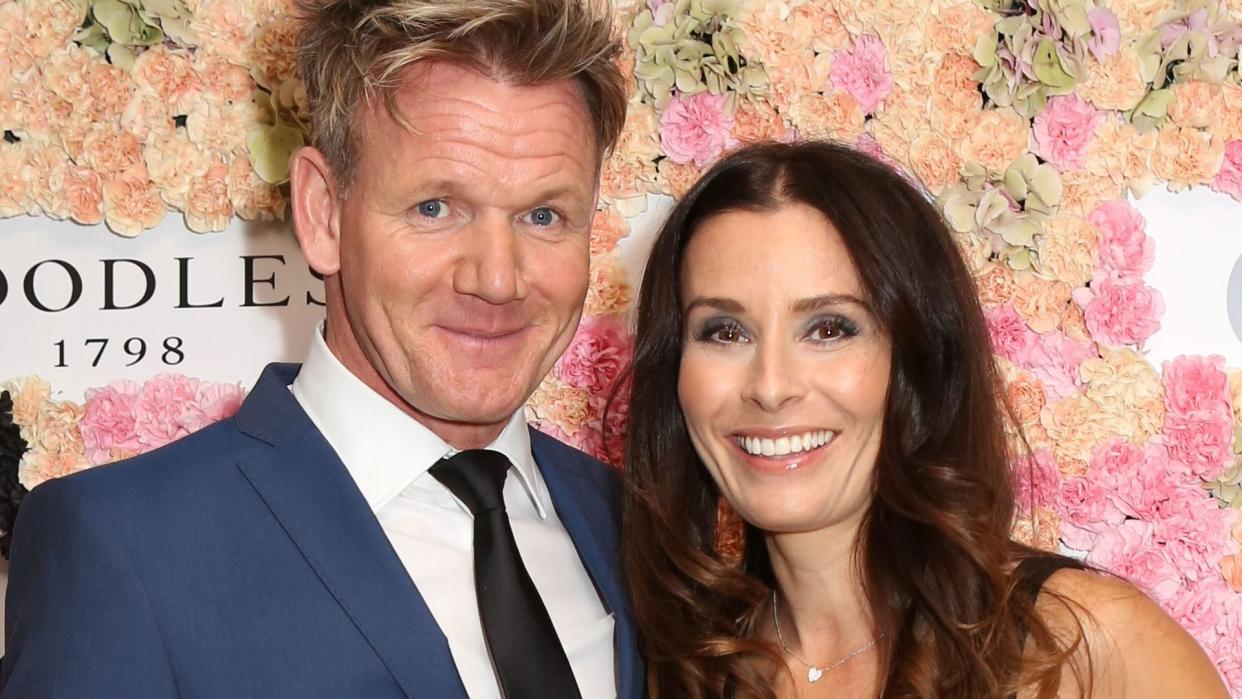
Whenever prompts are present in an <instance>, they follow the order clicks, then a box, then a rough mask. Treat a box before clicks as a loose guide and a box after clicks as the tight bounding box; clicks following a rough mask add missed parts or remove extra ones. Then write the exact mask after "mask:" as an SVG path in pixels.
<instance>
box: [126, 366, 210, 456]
mask: <svg viewBox="0 0 1242 699" xmlns="http://www.w3.org/2000/svg"><path fill="white" fill-rule="evenodd" d="M198 387H199V381H198V379H192V378H189V377H186V376H182V375H180V374H159V375H158V376H155V377H154V378H152V379H150V380H149V381H147V382H146V383H145V384H143V386H142V390H141V391H140V392H139V394H138V401H137V404H136V405H135V406H134V431H135V432H136V433H137V435H138V441H139V442H140V443H141V444H142V447H143V450H144V451H146V450H150V449H155V448H157V447H161V446H164V445H165V444H168V443H169V442H171V441H174V440H177V439H180V438H182V437H184V436H186V435H187V434H189V433H190V432H189V430H187V429H186V428H185V425H183V424H182V421H181V415H182V413H184V411H185V409H186V406H187V405H189V404H191V403H193V402H195V400H196V399H197V396H198Z"/></svg>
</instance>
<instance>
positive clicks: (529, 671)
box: [430, 449, 582, 699]
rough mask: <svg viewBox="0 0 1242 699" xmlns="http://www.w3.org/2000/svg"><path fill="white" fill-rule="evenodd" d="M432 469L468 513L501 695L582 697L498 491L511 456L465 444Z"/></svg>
mask: <svg viewBox="0 0 1242 699" xmlns="http://www.w3.org/2000/svg"><path fill="white" fill-rule="evenodd" d="M430 473H431V475H432V476H434V477H435V479H436V480H438V481H440V482H441V483H443V484H444V486H445V487H447V488H448V489H449V491H450V492H452V493H453V495H455V496H457V499H458V500H461V501H462V503H464V504H465V505H466V507H468V508H470V512H471V514H473V515H474V592H475V596H476V597H477V598H478V602H479V616H480V617H481V618H482V621H483V637H484V638H485V639H486V640H487V649H488V651H489V652H490V653H491V656H492V663H493V664H494V665H495V666H496V676H497V679H498V680H499V683H500V692H501V695H502V696H504V697H506V699H536V698H537V697H539V698H543V697H548V698H550V699H561V697H565V698H567V699H575V698H576V699H580V698H581V696H582V695H581V693H579V691H578V685H577V683H576V682H575V681H574V673H573V670H571V669H570V667H569V658H567V657H565V649H564V648H562V647H561V642H560V639H559V638H557V636H556V629H555V628H553V626H552V619H551V618H550V617H549V616H548V610H547V608H545V607H544V606H543V600H542V599H541V598H540V597H539V591H538V590H537V589H535V583H534V582H532V581H531V579H530V574H529V573H527V572H526V566H525V565H524V564H523V563H522V556H521V555H520V554H519V553H518V548H517V542H516V541H514V539H513V529H512V527H510V526H509V515H508V513H507V512H505V500H504V495H503V494H502V492H501V491H502V490H503V489H504V485H505V477H506V476H507V475H508V474H509V459H508V458H506V457H505V455H504V454H501V453H500V452H497V451H491V450H488V449H469V450H467V451H463V452H458V453H457V454H455V455H454V456H451V457H449V458H447V459H441V460H440V461H439V462H438V463H436V465H435V466H432V467H431V470H430Z"/></svg>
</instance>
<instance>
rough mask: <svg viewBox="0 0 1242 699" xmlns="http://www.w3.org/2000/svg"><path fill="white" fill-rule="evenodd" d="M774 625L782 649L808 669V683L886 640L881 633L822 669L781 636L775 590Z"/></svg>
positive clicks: (773, 594)
mask: <svg viewBox="0 0 1242 699" xmlns="http://www.w3.org/2000/svg"><path fill="white" fill-rule="evenodd" d="M772 625H773V626H774V627H776V640H777V641H778V642H780V644H781V648H783V649H784V650H785V652H786V653H788V654H789V655H790V656H791V657H792V658H793V659H794V660H797V661H798V662H800V663H802V664H803V665H805V666H806V667H807V673H806V679H807V681H808V682H815V681H816V680H818V679H819V678H820V677H822V676H823V675H824V674H825V673H829V672H832V671H833V670H835V669H837V668H839V667H841V666H842V665H844V664H845V663H846V661H848V660H850V659H851V658H853V657H854V656H856V655H858V654H859V653H864V652H866V651H868V650H870V649H871V648H872V646H874V645H875V644H876V643H878V642H879V640H880V639H881V638H884V634H883V633H881V634H880V635H879V636H876V637H875V638H873V639H871V640H870V641H867V642H866V643H864V644H863V645H861V646H859V647H857V648H855V649H854V650H852V651H850V652H849V653H847V654H846V656H845V657H844V658H841V659H840V660H838V661H836V662H835V663H833V664H831V665H829V666H827V667H820V666H818V665H815V664H813V663H808V662H807V661H806V660H804V659H803V658H802V656H800V655H798V654H797V653H795V652H793V649H792V648H790V647H789V645H788V644H786V643H785V637H784V636H783V635H781V620H780V614H778V613H777V598H776V590H775V589H773V590H772Z"/></svg>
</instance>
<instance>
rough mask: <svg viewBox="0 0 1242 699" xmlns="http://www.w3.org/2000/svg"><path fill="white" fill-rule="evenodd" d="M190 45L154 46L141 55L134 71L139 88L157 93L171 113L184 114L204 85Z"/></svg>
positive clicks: (156, 95) (150, 92)
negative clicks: (174, 46) (188, 46)
mask: <svg viewBox="0 0 1242 699" xmlns="http://www.w3.org/2000/svg"><path fill="white" fill-rule="evenodd" d="M192 60H193V56H192V55H191V54H190V52H189V50H187V49H178V48H170V47H168V46H154V47H152V48H150V49H147V50H146V51H143V52H142V53H141V54H139V55H138V58H137V59H135V60H134V67H133V69H132V71H131V73H132V75H133V77H134V83H135V84H136V85H137V86H138V89H139V91H141V92H145V93H146V94H149V95H153V96H155V97H158V98H159V99H160V101H161V102H163V103H164V104H165V105H166V108H167V109H168V110H169V112H170V113H172V114H185V113H186V112H188V111H189V109H190V106H191V104H192V103H193V101H194V100H195V98H197V97H198V95H199V94H200V93H201V92H202V90H203V88H204V87H205V85H204V83H203V81H202V80H200V78H199V76H198V74H197V73H195V72H194V65H193V62H192Z"/></svg>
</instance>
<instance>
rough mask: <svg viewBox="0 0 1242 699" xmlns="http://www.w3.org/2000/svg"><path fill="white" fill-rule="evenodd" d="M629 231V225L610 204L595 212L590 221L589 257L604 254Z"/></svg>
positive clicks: (610, 250)
mask: <svg viewBox="0 0 1242 699" xmlns="http://www.w3.org/2000/svg"><path fill="white" fill-rule="evenodd" d="M629 233H630V225H629V223H628V222H626V220H625V219H624V218H622V217H621V216H620V215H619V214H618V213H617V210H616V209H614V208H613V207H611V206H605V207H604V208H603V209H601V210H599V211H596V212H595V218H594V219H592V221H591V257H592V258H596V257H600V256H602V255H606V254H608V253H610V252H612V251H613V249H615V248H616V247H617V242H618V241H620V240H621V239H622V238H624V237H625V236H627V235H629Z"/></svg>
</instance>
